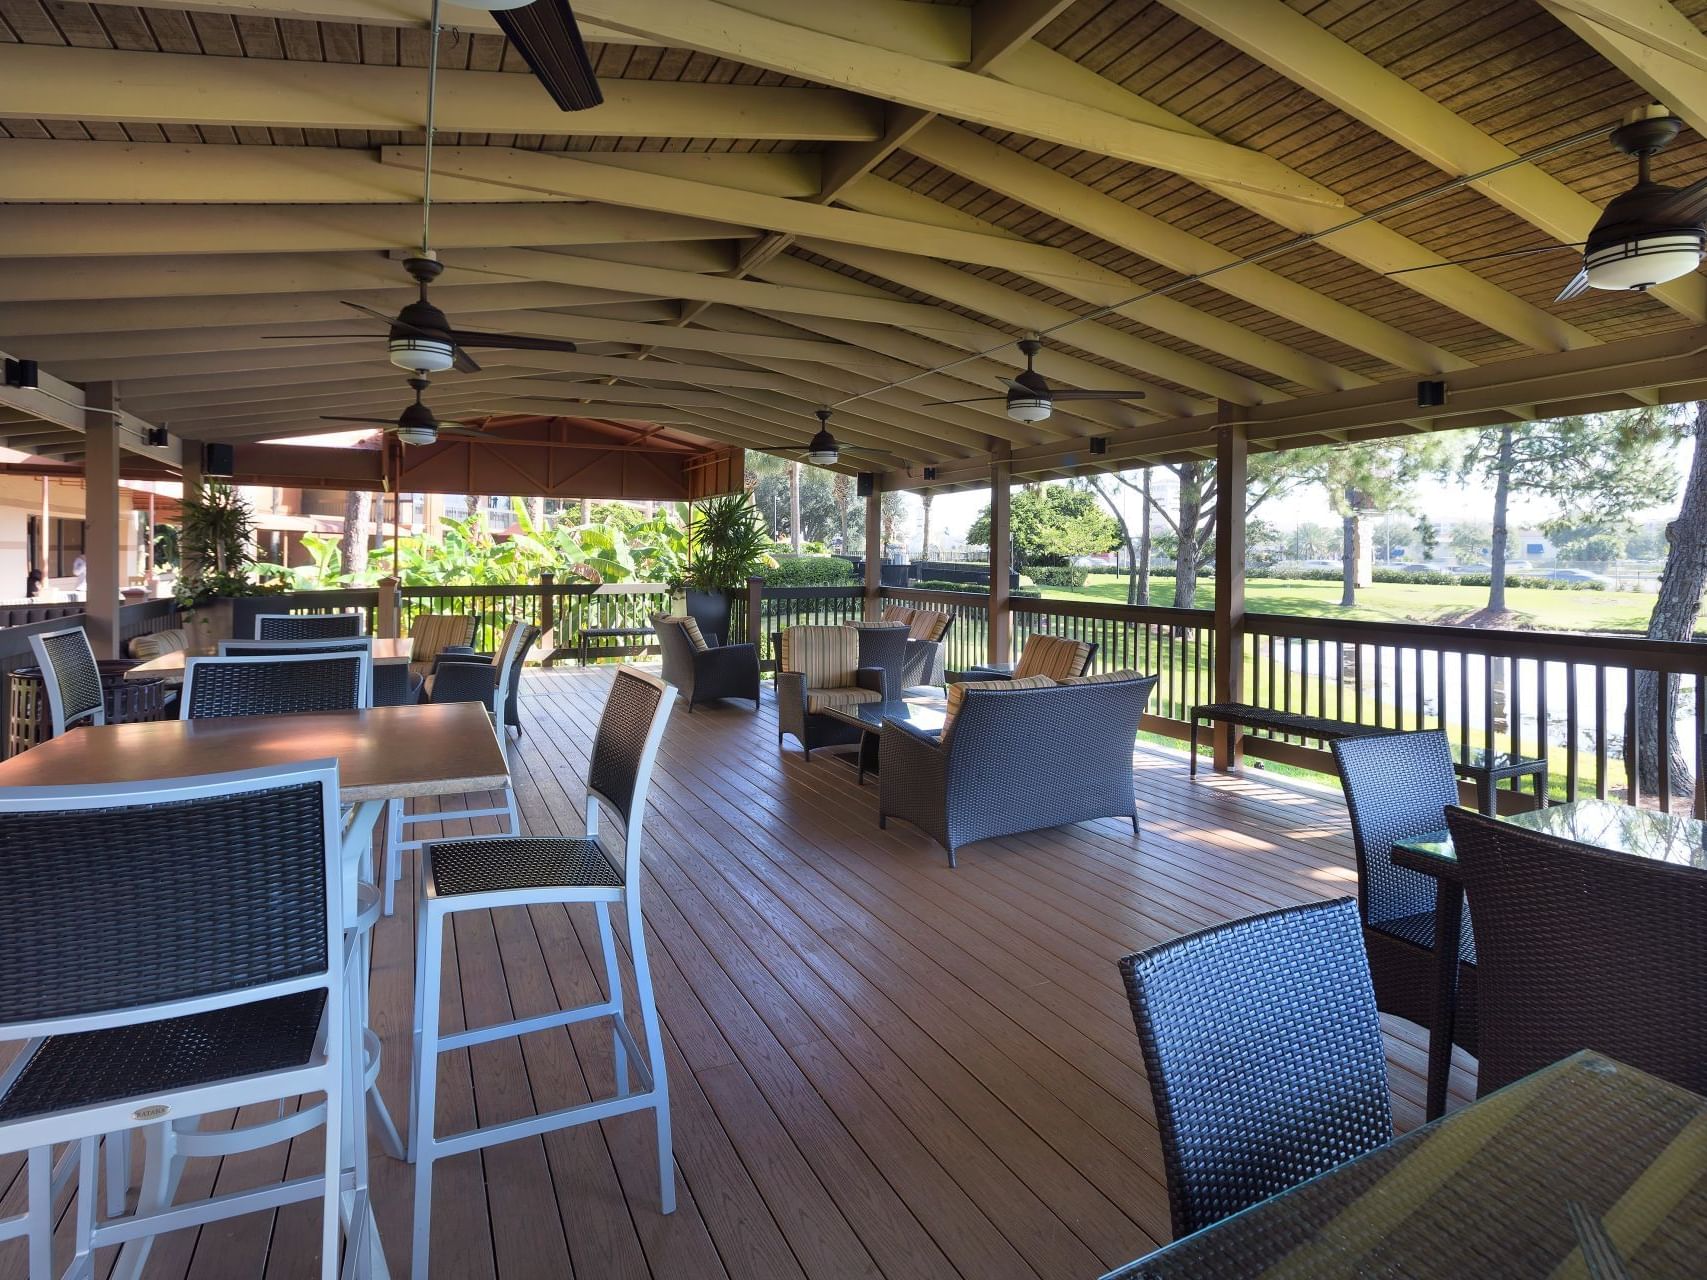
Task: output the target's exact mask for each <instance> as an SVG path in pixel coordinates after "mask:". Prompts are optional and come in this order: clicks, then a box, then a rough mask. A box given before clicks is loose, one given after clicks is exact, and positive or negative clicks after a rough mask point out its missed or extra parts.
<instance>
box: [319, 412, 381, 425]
mask: <svg viewBox="0 0 1707 1280" xmlns="http://www.w3.org/2000/svg"><path fill="white" fill-rule="evenodd" d="M320 421H322V422H369V423H372V424H374V425H375V426H380V427H395V426H396V425H397V419H396V418H334V417H331V416H329V415H327V414H321V415H320Z"/></svg>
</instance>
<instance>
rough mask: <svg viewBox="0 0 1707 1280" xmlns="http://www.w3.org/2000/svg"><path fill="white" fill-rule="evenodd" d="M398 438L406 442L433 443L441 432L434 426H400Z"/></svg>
mask: <svg viewBox="0 0 1707 1280" xmlns="http://www.w3.org/2000/svg"><path fill="white" fill-rule="evenodd" d="M397 438H398V439H399V440H401V441H402V442H403V443H404V444H433V443H435V442H436V441H437V440H438V438H439V433H438V432H437V431H435V430H434V429H433V428H432V427H398V428H397Z"/></svg>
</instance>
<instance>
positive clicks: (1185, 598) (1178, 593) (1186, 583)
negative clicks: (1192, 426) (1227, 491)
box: [1174, 462, 1203, 609]
mask: <svg viewBox="0 0 1707 1280" xmlns="http://www.w3.org/2000/svg"><path fill="white" fill-rule="evenodd" d="M1202 514H1203V464H1202V463H1201V462H1187V463H1185V464H1183V465H1182V466H1181V467H1180V469H1179V555H1178V556H1177V557H1176V559H1175V563H1174V608H1176V609H1190V608H1192V607H1193V604H1194V602H1195V601H1196V599H1197V562H1198V559H1199V556H1200V547H1201V543H1202V538H1203V531H1202V528H1201V527H1200V526H1201V524H1202Z"/></svg>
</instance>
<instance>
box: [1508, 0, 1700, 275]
mask: <svg viewBox="0 0 1707 1280" xmlns="http://www.w3.org/2000/svg"><path fill="white" fill-rule="evenodd" d="M1541 3H1542V4H1543V5H1544V6H1545V7H1546V9H1547V11H1548V12H1549V13H1551V14H1552V15H1553V16H1554V17H1555V18H1557V19H1558V20H1559V21H1560V22H1562V23H1564V24H1565V26H1567V27H1569V28H1570V29H1571V30H1572V31H1574V32H1575V33H1576V34H1577V35H1578V36H1579V37H1581V38H1582V39H1583V40H1584V41H1585V42H1587V43H1588V44H1589V45H1590V46H1591V47H1592V48H1593V49H1594V50H1595V52H1597V53H1599V54H1600V55H1601V56H1602V57H1604V58H1605V59H1606V60H1607V61H1608V62H1610V63H1612V65H1613V66H1615V67H1617V68H1618V69H1619V70H1620V71H1622V72H1623V73H1624V74H1625V75H1626V76H1628V77H1629V78H1630V79H1631V80H1633V81H1634V82H1635V83H1637V84H1639V85H1641V86H1642V88H1644V89H1646V90H1647V91H1648V92H1649V93H1651V94H1653V96H1654V100H1655V101H1656V102H1663V103H1665V104H1666V106H1668V107H1670V108H1671V109H1672V110H1673V111H1675V112H1677V114H1678V115H1680V116H1682V117H1683V119H1684V120H1685V121H1687V122H1688V124H1689V127H1690V128H1691V129H1694V130H1695V132H1696V133H1698V134H1701V135H1702V136H1703V137H1707V35H1703V34H1702V32H1701V30H1700V28H1698V27H1697V26H1696V25H1695V23H1694V22H1692V21H1690V20H1689V19H1688V18H1686V17H1684V15H1683V14H1682V13H1680V12H1679V11H1678V10H1677V9H1676V8H1675V7H1674V6H1673V5H1671V4H1669V3H1667V0H1612V2H1611V3H1608V0H1541ZM1614 123H1617V122H1614ZM1688 279H1690V280H1692V281H1693V282H1694V283H1696V284H1698V285H1707V282H1704V281H1703V280H1702V278H1701V277H1700V276H1691V277H1688ZM1662 287H1669V286H1662ZM1653 292H1655V293H1658V292H1659V290H1658V289H1656V290H1654V291H1653Z"/></svg>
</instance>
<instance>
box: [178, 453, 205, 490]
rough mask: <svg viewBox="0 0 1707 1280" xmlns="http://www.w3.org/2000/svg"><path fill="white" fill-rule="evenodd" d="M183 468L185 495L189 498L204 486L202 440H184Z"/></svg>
mask: <svg viewBox="0 0 1707 1280" xmlns="http://www.w3.org/2000/svg"><path fill="white" fill-rule="evenodd" d="M181 470H182V475H183V480H184V496H185V497H186V498H187V497H189V496H190V495H191V494H192V493H194V492H195V491H196V490H197V489H199V488H201V487H202V442H201V441H200V440H186V441H184V462H183V466H182V469H181Z"/></svg>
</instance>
